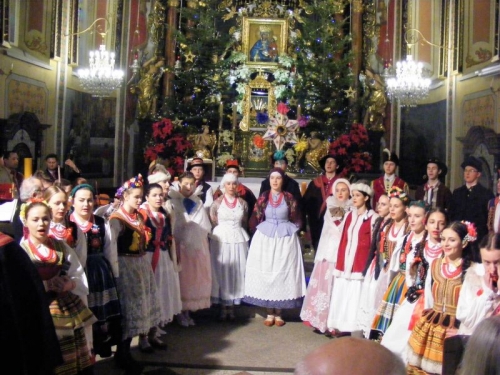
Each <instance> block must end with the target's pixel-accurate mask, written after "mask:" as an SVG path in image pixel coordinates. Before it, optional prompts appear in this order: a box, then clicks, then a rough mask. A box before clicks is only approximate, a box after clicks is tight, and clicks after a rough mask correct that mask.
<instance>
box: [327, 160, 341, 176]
mask: <svg viewBox="0 0 500 375" xmlns="http://www.w3.org/2000/svg"><path fill="white" fill-rule="evenodd" d="M337 166H338V165H337V161H336V160H335V159H333V158H329V159H326V162H325V172H326V173H334V172H336V171H337Z"/></svg>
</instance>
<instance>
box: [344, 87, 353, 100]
mask: <svg viewBox="0 0 500 375" xmlns="http://www.w3.org/2000/svg"><path fill="white" fill-rule="evenodd" d="M344 92H345V97H346V98H353V99H354V98H355V97H356V90H354V89H353V88H352V87H349V89H348V90H344Z"/></svg>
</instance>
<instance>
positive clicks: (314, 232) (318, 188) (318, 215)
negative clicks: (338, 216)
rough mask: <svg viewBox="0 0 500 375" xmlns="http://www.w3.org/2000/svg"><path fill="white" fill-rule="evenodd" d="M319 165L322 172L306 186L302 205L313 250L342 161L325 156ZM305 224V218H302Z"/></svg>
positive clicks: (333, 156) (316, 245)
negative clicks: (327, 200)
mask: <svg viewBox="0 0 500 375" xmlns="http://www.w3.org/2000/svg"><path fill="white" fill-rule="evenodd" d="M319 165H320V167H321V169H322V170H323V172H324V173H323V174H322V175H321V176H318V177H316V178H315V179H314V180H312V181H311V182H310V183H309V185H308V186H307V189H306V192H305V193H304V197H303V198H302V204H303V206H304V210H303V212H304V215H305V216H306V217H307V222H308V224H309V231H310V233H311V242H312V246H313V248H314V249H317V248H318V243H319V239H320V237H321V230H322V228H323V217H324V215H325V210H326V199H327V198H328V197H329V196H330V195H333V194H334V193H335V192H334V191H332V186H333V183H334V182H335V180H337V179H338V178H339V177H340V176H339V173H340V172H341V171H342V169H343V167H342V161H341V160H340V158H339V157H338V156H335V155H331V154H330V155H326V156H324V157H323V158H322V159H321V160H320V161H319ZM304 222H305V218H304Z"/></svg>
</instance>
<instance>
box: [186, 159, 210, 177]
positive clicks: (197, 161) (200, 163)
mask: <svg viewBox="0 0 500 375" xmlns="http://www.w3.org/2000/svg"><path fill="white" fill-rule="evenodd" d="M194 167H203V170H204V171H205V173H207V165H206V164H205V163H204V162H203V159H202V158H197V157H196V158H193V160H191V163H190V164H189V165H188V166H187V167H186V171H191V169H193V168H194Z"/></svg>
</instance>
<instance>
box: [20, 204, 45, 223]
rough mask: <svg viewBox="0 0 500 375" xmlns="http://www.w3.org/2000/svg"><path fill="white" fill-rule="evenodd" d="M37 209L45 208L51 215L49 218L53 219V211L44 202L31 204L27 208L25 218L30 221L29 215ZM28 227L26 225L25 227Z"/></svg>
mask: <svg viewBox="0 0 500 375" xmlns="http://www.w3.org/2000/svg"><path fill="white" fill-rule="evenodd" d="M35 207H45V208H46V209H47V212H48V213H49V217H50V218H51V219H52V210H51V209H50V207H49V206H48V205H47V204H46V203H44V202H33V203H30V204H28V205H27V206H26V210H25V211H24V218H25V219H26V220H28V213H29V212H30V211H31V209H33V208H35ZM25 226H26V225H25Z"/></svg>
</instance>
